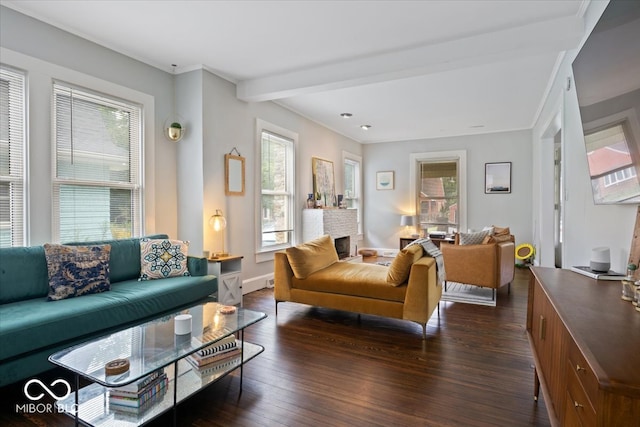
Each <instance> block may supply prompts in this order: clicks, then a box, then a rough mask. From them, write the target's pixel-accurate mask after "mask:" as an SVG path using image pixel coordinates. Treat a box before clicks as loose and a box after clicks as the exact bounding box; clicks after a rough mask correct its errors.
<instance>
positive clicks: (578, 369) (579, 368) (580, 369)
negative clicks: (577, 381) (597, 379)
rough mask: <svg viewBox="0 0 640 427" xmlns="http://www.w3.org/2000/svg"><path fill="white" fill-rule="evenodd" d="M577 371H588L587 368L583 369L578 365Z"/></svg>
mask: <svg viewBox="0 0 640 427" xmlns="http://www.w3.org/2000/svg"><path fill="white" fill-rule="evenodd" d="M576 371H578V372H580V371H586V369H585V368H583V367H582V366H580V365H576Z"/></svg>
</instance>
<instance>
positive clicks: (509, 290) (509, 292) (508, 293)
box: [507, 282, 511, 295]
mask: <svg viewBox="0 0 640 427" xmlns="http://www.w3.org/2000/svg"><path fill="white" fill-rule="evenodd" d="M507 295H511V282H509V284H508V285H507Z"/></svg>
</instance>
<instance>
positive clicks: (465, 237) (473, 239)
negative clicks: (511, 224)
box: [460, 228, 493, 245]
mask: <svg viewBox="0 0 640 427" xmlns="http://www.w3.org/2000/svg"><path fill="white" fill-rule="evenodd" d="M492 231H493V228H492V229H489V230H483V231H478V232H476V233H460V244H461V245H481V244H482V243H483V241H484V239H485V238H486V237H487V236H491V234H492Z"/></svg>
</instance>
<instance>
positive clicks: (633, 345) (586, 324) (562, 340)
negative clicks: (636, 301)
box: [527, 267, 640, 427]
mask: <svg viewBox="0 0 640 427" xmlns="http://www.w3.org/2000/svg"><path fill="white" fill-rule="evenodd" d="M531 271H532V272H533V275H532V280H531V284H530V286H529V302H528V308H527V333H528V336H529V342H530V343H531V348H532V351H533V356H534V360H535V365H536V377H535V385H534V388H535V390H534V394H535V395H536V396H537V394H538V390H539V388H541V389H542V392H543V395H544V399H545V403H546V406H547V410H548V412H549V418H550V420H551V424H552V425H557V426H585V427H586V426H603V427H604V426H606V427H613V426H621V427H622V426H625V427H626V426H640V313H639V312H637V311H636V310H635V307H634V306H633V305H632V304H631V303H630V302H626V301H623V300H622V299H621V298H620V294H621V284H620V282H617V281H597V280H593V279H590V278H588V277H585V276H582V275H580V274H577V273H574V272H572V271H569V270H562V269H554V268H544V267H533V268H531Z"/></svg>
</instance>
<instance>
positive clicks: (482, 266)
mask: <svg viewBox="0 0 640 427" xmlns="http://www.w3.org/2000/svg"><path fill="white" fill-rule="evenodd" d="M499 240H502V241H498V242H495V241H494V242H491V243H484V244H471V245H461V244H459V236H456V242H455V243H454V244H446V243H443V244H441V245H440V250H441V251H442V257H443V259H444V268H445V271H446V275H447V279H446V280H447V281H450V282H459V283H466V284H470V285H476V286H482V287H487V288H492V289H493V297H494V298H495V296H496V290H497V289H498V288H500V287H501V286H504V285H509V292H510V291H511V282H512V281H513V277H514V274H515V243H514V240H515V239H514V237H513V236H512V235H508V238H502V239H499ZM445 290H446V282H445Z"/></svg>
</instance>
